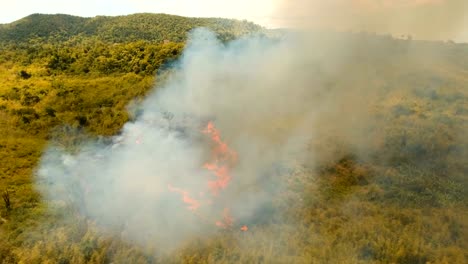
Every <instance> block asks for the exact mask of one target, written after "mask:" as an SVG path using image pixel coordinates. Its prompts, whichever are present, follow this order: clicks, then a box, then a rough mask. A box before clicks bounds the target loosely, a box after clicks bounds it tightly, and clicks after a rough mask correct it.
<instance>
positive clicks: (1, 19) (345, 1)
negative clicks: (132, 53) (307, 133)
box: [0, 0, 468, 41]
mask: <svg viewBox="0 0 468 264" xmlns="http://www.w3.org/2000/svg"><path fill="white" fill-rule="evenodd" d="M3 2H4V3H2V5H1V9H0V23H9V22H12V21H14V20H17V19H20V18H22V17H24V16H27V15H29V14H32V13H47V14H54V13H65V14H72V15H79V16H88V17H89V16H96V15H125V14H131V13H140V12H150V13H168V14H177V15H183V16H198V17H206V16H215V17H227V18H239V19H248V20H251V21H254V22H256V23H259V24H261V25H263V26H267V27H291V26H306V27H313V28H332V29H339V30H349V29H352V30H366V31H374V32H378V33H391V34H393V35H403V34H405V35H407V34H411V35H413V36H414V37H415V38H423V39H442V40H447V39H455V40H464V41H468V15H467V14H468V0H96V1H93V0H81V1H78V0H73V1H66V0H42V1H41V0H14V1H3Z"/></svg>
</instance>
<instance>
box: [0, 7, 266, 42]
mask: <svg viewBox="0 0 468 264" xmlns="http://www.w3.org/2000/svg"><path fill="white" fill-rule="evenodd" d="M198 27H206V28H209V29H210V30H212V31H214V32H215V33H216V34H217V35H218V37H219V38H220V39H221V40H224V41H228V40H232V39H235V38H236V37H239V36H241V35H244V34H248V33H251V32H257V31H260V30H262V27H260V26H258V25H256V24H254V23H251V22H247V21H239V20H233V19H222V18H188V17H181V16H174V15H166V14H149V13H144V14H134V15H128V16H115V17H108V16H97V17H93V18H83V17H77V16H71V15H62V14H57V15H43V14H33V15H30V16H27V17H25V18H22V19H20V20H18V21H15V22H13V23H10V24H5V25H0V43H3V44H21V43H23V44H24V43H28V42H30V41H31V39H36V40H39V41H41V42H43V43H57V42H63V41H68V40H72V39H75V40H76V39H79V40H83V39H84V40H86V39H89V38H91V39H97V40H100V41H103V42H106V43H126V42H133V41H138V40H146V41H150V42H163V41H165V40H168V41H172V42H182V41H184V40H185V39H186V36H187V35H186V33H187V32H189V31H190V30H192V29H194V28H198Z"/></svg>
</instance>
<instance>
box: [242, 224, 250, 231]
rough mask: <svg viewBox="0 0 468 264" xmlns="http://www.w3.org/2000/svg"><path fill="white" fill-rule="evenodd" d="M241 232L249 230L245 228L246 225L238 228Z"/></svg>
mask: <svg viewBox="0 0 468 264" xmlns="http://www.w3.org/2000/svg"><path fill="white" fill-rule="evenodd" d="M240 230H241V231H244V232H245V231H247V230H249V228H248V227H247V226H246V225H243V226H242V227H241V228H240Z"/></svg>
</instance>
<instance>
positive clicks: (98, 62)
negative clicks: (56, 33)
mask: <svg viewBox="0 0 468 264" xmlns="http://www.w3.org/2000/svg"><path fill="white" fill-rule="evenodd" d="M183 48H184V44H183V43H174V42H166V43H150V42H148V41H144V40H141V41H135V42H129V43H116V44H112V45H109V44H107V43H105V42H102V41H99V40H94V41H86V42H83V43H79V44H74V45H71V44H69V43H58V44H42V45H41V44H36V45H31V46H29V47H27V48H24V49H19V48H16V49H13V48H11V47H4V48H3V50H4V51H5V52H2V54H1V55H0V61H8V60H12V59H14V60H16V61H18V62H21V64H22V65H23V66H27V65H31V64H34V63H36V64H40V65H42V66H44V69H45V70H46V72H45V73H43V74H46V75H51V74H88V73H98V74H106V75H107V74H113V73H130V72H133V73H136V74H143V75H153V74H154V73H155V71H156V70H157V69H159V68H160V67H161V66H163V64H164V63H165V62H168V61H171V60H173V59H175V58H177V57H178V56H179V55H180V54H181V53H182V50H183ZM29 75H30V74H29V73H25V72H23V74H22V75H21V76H22V77H23V78H28V76H29Z"/></svg>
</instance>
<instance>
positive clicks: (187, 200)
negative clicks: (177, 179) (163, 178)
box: [167, 185, 200, 211]
mask: <svg viewBox="0 0 468 264" xmlns="http://www.w3.org/2000/svg"><path fill="white" fill-rule="evenodd" d="M167 188H169V191H171V192H175V193H178V194H180V195H182V201H184V203H186V204H188V205H189V206H188V207H187V208H188V209H189V210H192V211H195V210H197V209H198V207H200V202H199V201H197V200H195V199H193V198H191V197H190V194H189V192H187V191H185V190H182V189H179V188H174V187H172V186H171V185H168V186H167Z"/></svg>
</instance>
